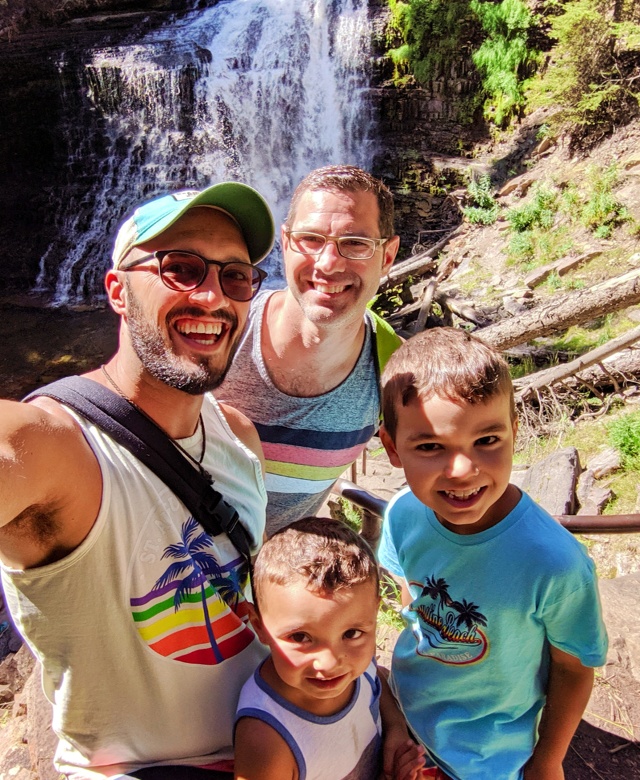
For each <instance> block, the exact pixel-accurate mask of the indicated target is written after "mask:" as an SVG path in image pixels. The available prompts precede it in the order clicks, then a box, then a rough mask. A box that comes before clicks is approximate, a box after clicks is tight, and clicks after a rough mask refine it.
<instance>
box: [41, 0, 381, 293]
mask: <svg viewBox="0 0 640 780" xmlns="http://www.w3.org/2000/svg"><path fill="white" fill-rule="evenodd" d="M367 10H368V9H367V2H366V0H296V2H291V0H227V2H221V3H218V4H217V5H215V6H214V7H211V8H206V9H201V10H198V11H193V12H190V13H188V14H186V15H184V16H182V17H179V18H178V17H176V18H172V20H171V23H170V24H168V25H165V26H164V27H162V28H160V29H157V30H155V31H153V32H149V33H146V34H145V35H144V36H143V37H141V38H140V39H138V40H137V41H136V42H135V43H131V44H129V45H120V46H117V47H111V48H104V49H101V50H95V51H93V52H91V53H90V56H87V57H86V58H85V59H84V60H83V61H82V62H81V67H80V68H79V73H80V75H79V77H77V78H80V81H81V85H82V86H81V91H82V99H81V100H78V98H77V96H73V97H69V100H68V111H67V119H66V122H67V129H68V132H67V138H68V144H69V162H68V166H69V170H70V173H69V180H70V182H71V181H73V180H74V179H73V177H74V173H73V172H74V171H75V172H76V173H75V175H78V174H77V172H78V171H80V170H82V166H83V161H84V163H85V164H86V163H87V161H88V160H94V161H95V162H94V163H93V165H94V167H95V174H94V176H93V178H92V184H91V187H90V189H89V191H88V192H87V191H83V192H78V194H74V191H73V188H72V189H71V190H70V192H71V194H70V195H69V196H68V197H65V198H64V199H61V200H63V201H64V202H59V203H58V204H57V206H56V207H55V208H56V223H57V225H58V226H59V233H60V236H61V241H60V242H56V243H55V246H54V245H52V246H51V247H50V248H49V249H48V250H47V252H46V253H45V255H44V256H43V257H42V259H41V262H40V275H39V278H38V282H37V288H38V289H39V290H45V289H49V290H53V295H54V302H55V303H56V304H58V305H63V304H74V303H79V302H82V301H87V300H90V299H91V300H95V298H96V297H99V296H100V295H101V294H102V278H103V276H104V272H105V270H106V268H107V267H108V264H109V262H110V260H109V254H110V248H111V246H112V244H113V238H114V235H115V231H116V229H117V226H118V224H119V222H120V221H121V220H122V217H123V215H124V214H125V213H126V212H127V211H129V210H130V209H131V207H132V206H133V205H135V204H136V203H138V202H140V201H142V200H144V199H147V198H150V197H153V196H154V195H155V194H161V193H163V192H166V191H169V190H174V189H178V188H184V187H195V188H202V187H206V186H208V185H209V184H212V183H215V182H218V181H224V180H238V181H243V182H246V183H247V184H251V185H252V186H254V187H255V188H256V189H258V190H259V191H260V192H261V193H262V194H263V195H264V196H265V198H266V199H267V201H268V202H269V204H270V206H271V207H272V209H273V212H274V218H275V220H276V225H279V224H280V223H281V222H282V220H283V218H284V216H285V214H286V209H287V205H288V201H289V199H290V197H291V194H292V192H293V189H294V188H295V186H296V184H297V183H298V182H299V181H300V179H302V178H303V176H304V175H305V174H306V173H308V172H309V171H310V170H312V169H313V168H316V167H319V166H321V165H327V164H331V163H353V164H356V165H359V166H361V167H364V168H370V166H371V161H372V159H373V154H374V151H375V150H374V144H373V140H372V125H373V123H372V121H371V116H370V109H369V107H368V104H367V100H366V95H367V88H368V78H367V73H366V66H367V62H368V59H369V54H370V53H369V46H370V30H369V25H368V19H367ZM73 68H76V69H78V63H77V62H75V61H71V60H69V61H66V60H65V61H62V62H60V64H59V70H60V74H61V81H62V82H63V83H65V84H68V83H69V82H70V81H72V78H71V77H70V75H69V71H70V70H71V69H73ZM87 127H89V128H92V129H91V130H87ZM80 189H81V188H80ZM61 246H63V247H64V252H63V257H58V259H57V260H55V257H56V253H57V254H58V255H60V254H61ZM265 265H266V270H268V271H269V275H270V278H269V280H268V282H269V286H271V287H279V286H282V285H283V282H282V275H281V270H280V260H279V257H278V252H277V251H274V252H273V253H272V255H271V256H270V257H269V258H268V259H267V260H266V261H265Z"/></svg>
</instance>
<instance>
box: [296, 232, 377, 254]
mask: <svg viewBox="0 0 640 780" xmlns="http://www.w3.org/2000/svg"><path fill="white" fill-rule="evenodd" d="M287 236H288V237H289V246H290V247H291V249H293V251H294V252H298V253H299V254H301V255H319V254H320V253H321V252H322V250H323V249H324V248H325V246H326V245H327V241H333V242H334V243H335V245H336V246H337V247H338V252H339V254H340V255H342V257H344V258H346V259H347V260H369V259H370V258H371V257H373V256H374V254H375V252H376V249H377V248H378V247H379V246H382V245H383V244H384V243H386V242H387V241H388V240H389V239H388V238H365V237H364V236H325V235H323V234H322V233H309V232H308V231H306V230H289V231H287Z"/></svg>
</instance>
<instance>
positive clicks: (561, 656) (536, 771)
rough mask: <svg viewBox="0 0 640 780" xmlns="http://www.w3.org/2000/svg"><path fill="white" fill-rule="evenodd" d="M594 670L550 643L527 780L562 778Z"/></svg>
mask: <svg viewBox="0 0 640 780" xmlns="http://www.w3.org/2000/svg"><path fill="white" fill-rule="evenodd" d="M593 674H594V672H593V669H592V668H591V667H588V666H583V665H582V664H581V663H580V661H579V660H578V658H576V657H575V656H573V655H570V654H569V653H565V652H563V651H562V650H559V649H558V648H557V647H553V645H552V646H551V666H550V668H549V684H548V687H547V702H546V704H545V707H544V710H543V711H542V719H541V721H540V728H539V733H540V738H539V740H538V744H537V745H536V747H535V749H534V751H533V755H532V756H531V758H530V760H529V761H528V763H527V765H526V766H525V770H524V780H563V778H564V772H563V769H562V761H563V759H564V757H565V755H566V752H567V750H568V749H569V743H570V742H571V739H572V737H573V735H574V734H575V731H576V729H577V728H578V724H579V723H580V718H582V714H583V712H584V710H585V708H586V706H587V703H588V702H589V696H590V695H591V689H592V687H593Z"/></svg>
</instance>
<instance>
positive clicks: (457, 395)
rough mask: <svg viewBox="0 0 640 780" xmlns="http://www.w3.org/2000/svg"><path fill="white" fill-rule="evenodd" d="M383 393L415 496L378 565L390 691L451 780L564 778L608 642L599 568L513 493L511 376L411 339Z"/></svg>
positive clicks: (436, 341) (464, 344)
mask: <svg viewBox="0 0 640 780" xmlns="http://www.w3.org/2000/svg"><path fill="white" fill-rule="evenodd" d="M382 383H383V411H384V427H383V428H382V430H381V438H382V441H383V444H384V445H385V447H386V449H387V452H388V454H389V457H390V460H391V462H392V464H393V465H394V466H396V467H402V468H404V471H405V475H406V479H407V482H408V484H409V488H407V489H405V490H404V491H402V492H401V493H399V494H398V495H397V496H396V497H395V498H394V500H393V501H392V502H391V503H390V505H389V508H388V510H387V514H386V517H385V523H384V528H383V536H382V542H381V548H380V554H379V557H380V560H381V562H382V564H383V565H384V566H386V567H387V568H388V569H389V570H390V571H391V572H392V573H393V574H394V575H395V576H396V577H397V578H399V579H401V580H402V591H403V598H402V600H403V606H404V610H403V615H404V618H405V621H406V626H407V627H406V628H405V630H404V632H403V633H402V635H401V636H400V638H399V640H398V643H397V646H396V648H395V651H394V656H393V664H392V674H391V683H392V687H393V689H394V691H395V693H396V695H397V697H398V699H399V701H400V704H401V707H402V709H403V711H404V713H405V716H406V717H407V720H408V722H409V724H410V726H411V728H412V729H413V731H414V732H415V734H416V735H417V737H418V738H419V739H420V741H421V742H422V743H423V744H424V745H425V747H426V748H427V750H428V751H429V755H430V756H431V758H432V759H433V762H434V764H435V765H436V766H438V767H440V768H441V769H442V770H443V771H444V772H446V773H447V774H448V775H450V776H451V777H452V778H455V780H498V779H499V780H521V779H522V778H524V779H525V780H561V778H563V777H564V774H563V770H562V761H563V759H564V756H565V753H566V751H567V749H568V746H569V743H570V741H571V738H572V736H573V734H574V732H575V729H576V727H577V726H578V723H579V721H580V718H581V716H582V713H583V712H584V709H585V706H586V704H587V702H588V700H589V695H590V692H591V688H592V685H593V667H596V666H601V665H602V664H604V663H605V659H606V651H607V639H606V632H605V628H604V625H603V623H602V618H601V613H600V604H599V599H598V592H597V585H596V577H595V573H594V566H593V563H592V561H591V560H590V559H589V557H588V556H587V554H586V553H585V551H584V549H583V547H582V546H581V545H580V544H579V543H578V542H577V541H576V540H575V539H574V538H573V537H572V536H571V534H569V533H568V532H567V531H566V530H565V529H564V528H562V526H561V525H559V524H558V523H557V522H556V521H555V520H553V518H552V517H551V516H550V515H548V514H547V513H546V512H545V511H544V510H543V509H542V508H541V507H539V506H537V505H536V504H535V503H534V502H533V501H532V500H531V499H530V498H529V497H528V496H527V495H526V494H525V493H522V492H521V491H520V490H519V489H518V488H517V487H516V486H515V485H512V484H510V483H509V479H510V474H511V465H512V456H513V449H514V442H515V436H516V431H517V417H516V412H515V405H514V399H513V388H512V384H511V379H510V376H509V370H508V366H507V364H506V363H505V361H504V360H503V359H502V358H501V357H500V356H499V355H498V354H497V353H496V352H495V351H494V350H493V349H491V348H490V347H488V346H486V345H485V344H483V343H482V342H481V341H480V340H479V339H477V338H475V337H473V336H470V335H469V334H467V333H466V332H464V331H461V330H456V329H453V328H438V329H434V330H429V331H426V332H424V333H422V334H420V335H418V336H416V337H414V338H412V339H410V340H409V341H408V342H406V343H405V344H404V345H403V346H402V347H401V348H400V349H399V350H398V351H397V352H396V353H395V354H394V355H393V356H392V358H391V359H390V361H389V363H388V365H387V367H386V369H385V372H384V375H383V380H382Z"/></svg>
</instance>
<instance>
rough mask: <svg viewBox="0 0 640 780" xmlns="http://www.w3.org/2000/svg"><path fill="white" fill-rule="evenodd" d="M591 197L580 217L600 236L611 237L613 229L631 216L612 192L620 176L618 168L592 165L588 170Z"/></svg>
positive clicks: (584, 223)
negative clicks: (601, 168) (603, 169)
mask: <svg viewBox="0 0 640 780" xmlns="http://www.w3.org/2000/svg"><path fill="white" fill-rule="evenodd" d="M587 178H588V182H589V187H590V193H589V199H588V200H587V202H586V204H585V205H584V207H583V209H582V212H581V215H580V219H581V222H582V223H583V225H584V226H585V227H588V228H589V229H590V230H593V231H594V232H595V234H596V236H598V238H609V236H610V235H611V233H612V232H613V229H614V228H615V227H616V226H617V225H619V224H621V223H622V222H625V221H627V220H628V219H629V218H630V215H629V212H628V210H627V208H626V207H625V206H624V205H623V204H622V203H621V202H620V201H619V200H618V199H617V198H616V197H615V195H614V194H613V192H612V189H613V187H614V186H615V184H616V182H617V178H618V174H617V168H616V166H615V165H611V166H610V167H609V168H607V169H606V170H605V171H602V170H600V169H599V168H595V167H592V168H590V169H589V171H588V176H587Z"/></svg>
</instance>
